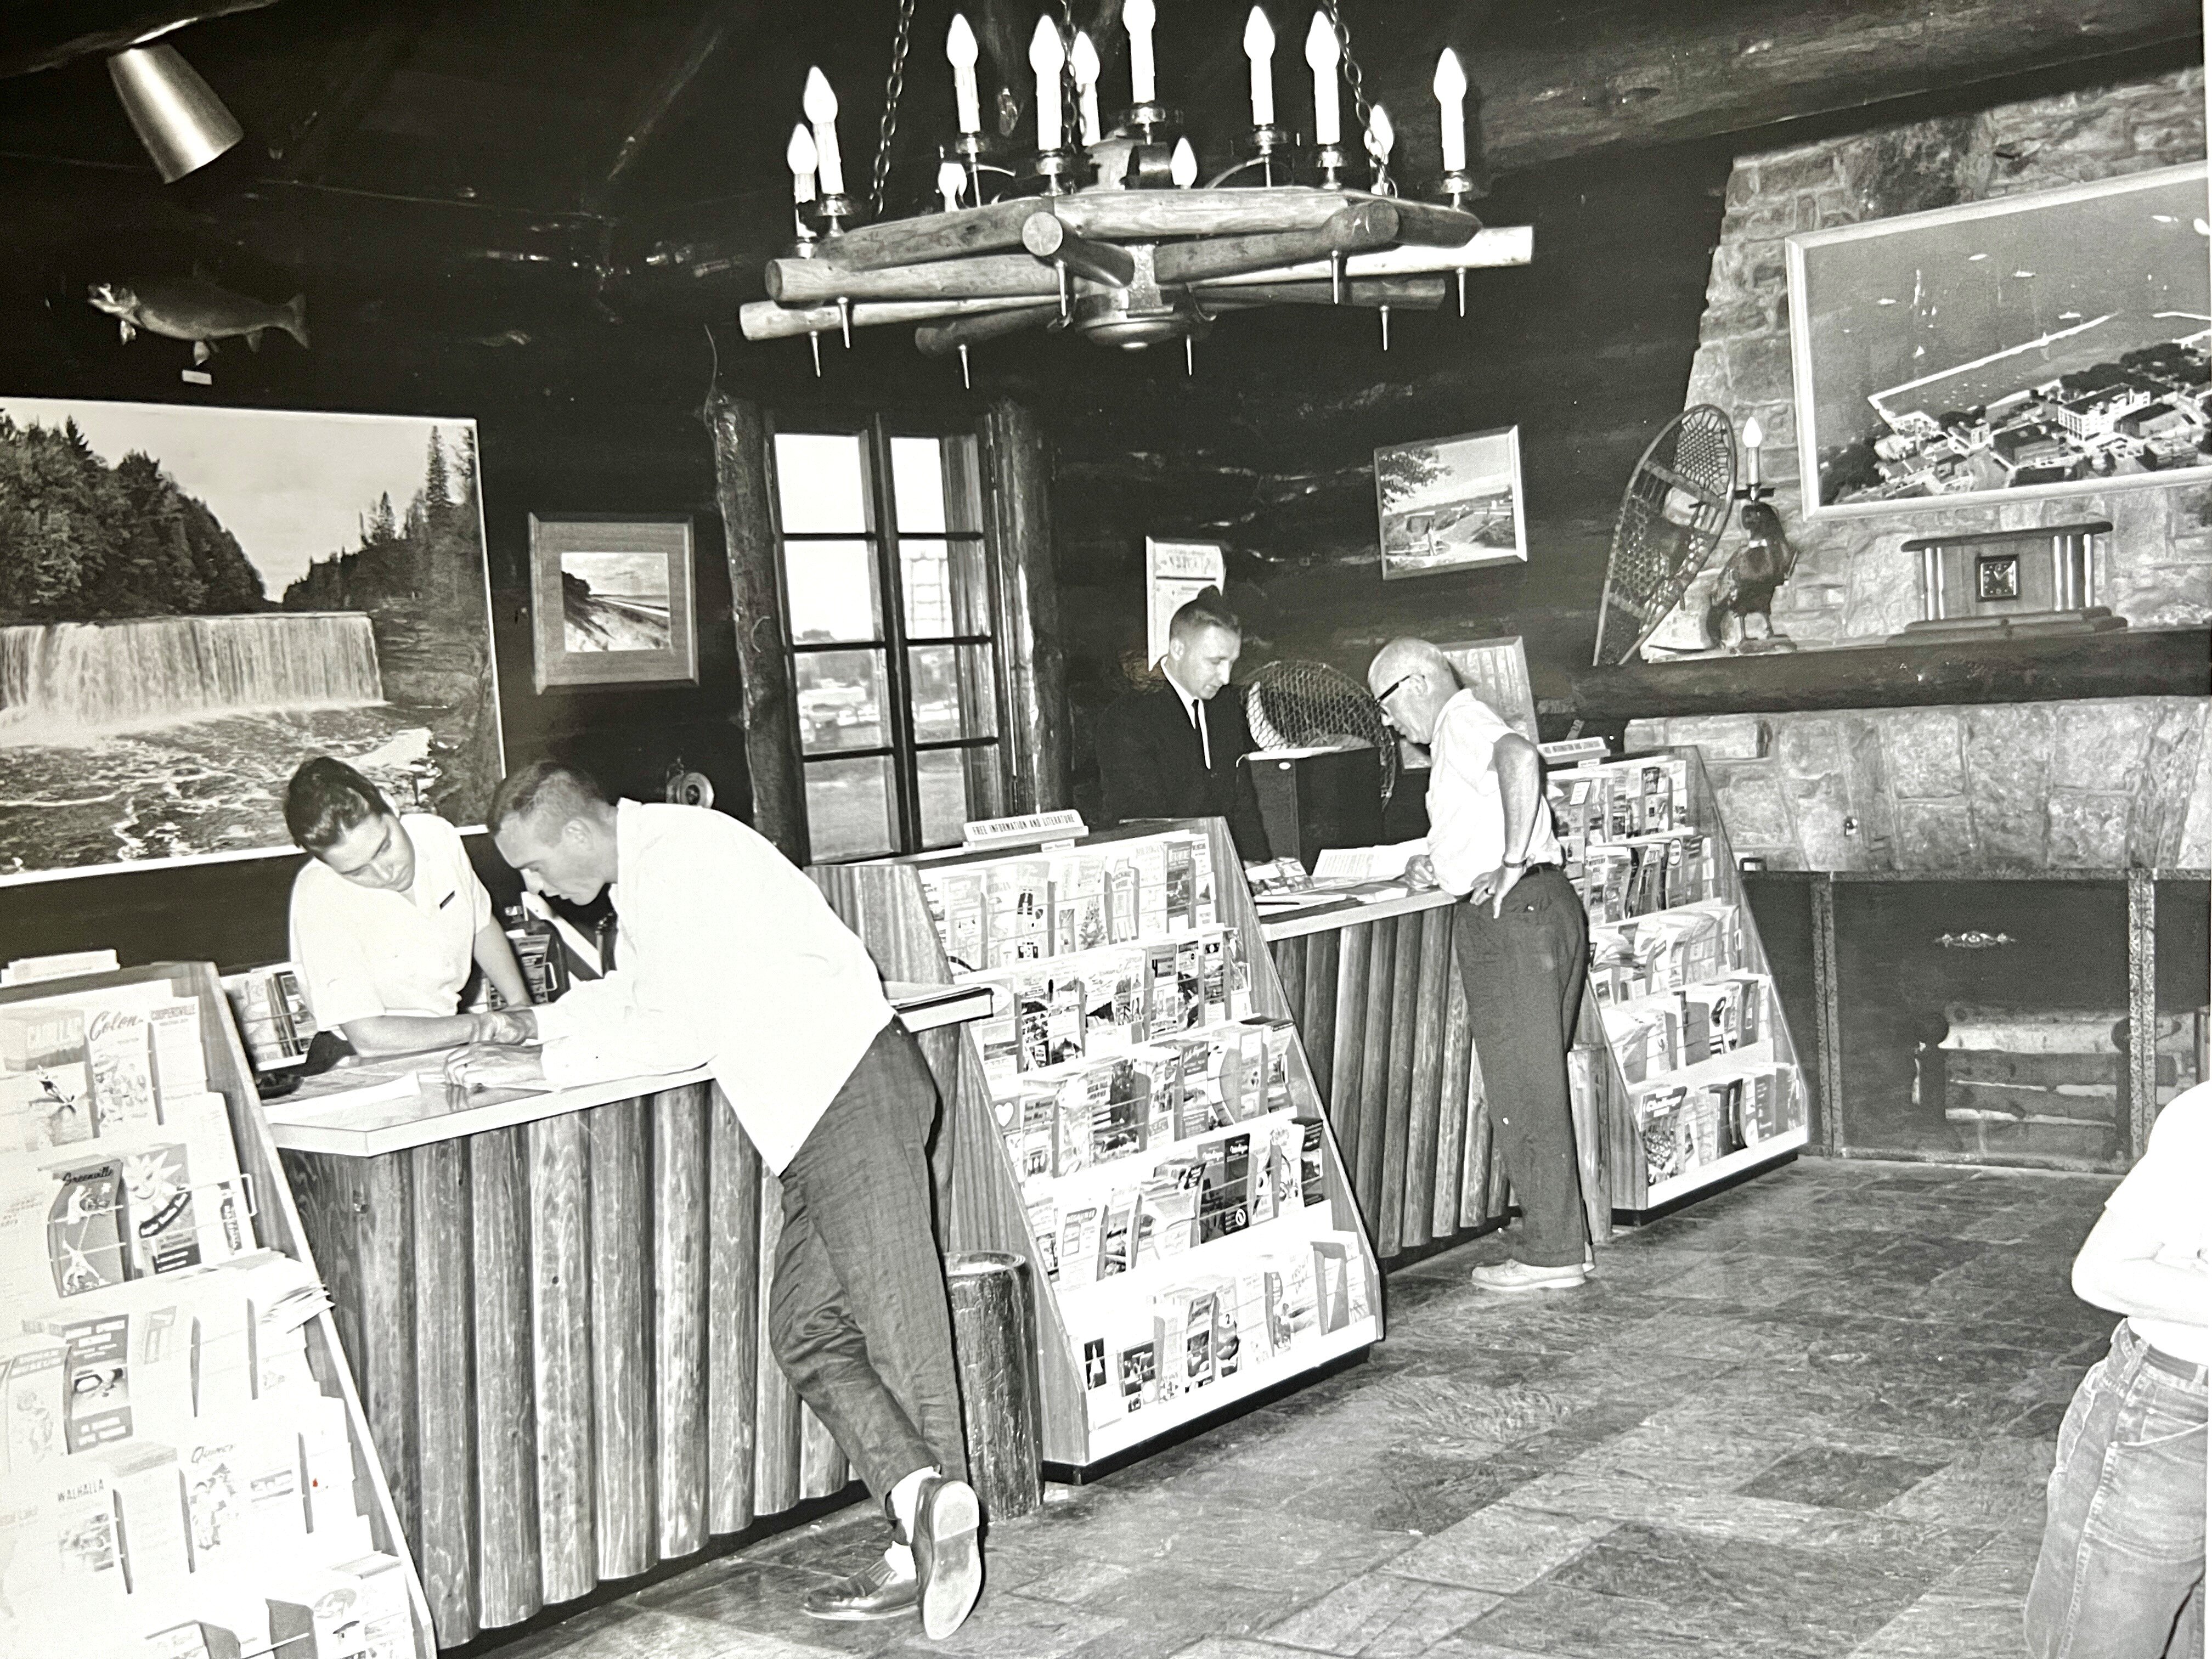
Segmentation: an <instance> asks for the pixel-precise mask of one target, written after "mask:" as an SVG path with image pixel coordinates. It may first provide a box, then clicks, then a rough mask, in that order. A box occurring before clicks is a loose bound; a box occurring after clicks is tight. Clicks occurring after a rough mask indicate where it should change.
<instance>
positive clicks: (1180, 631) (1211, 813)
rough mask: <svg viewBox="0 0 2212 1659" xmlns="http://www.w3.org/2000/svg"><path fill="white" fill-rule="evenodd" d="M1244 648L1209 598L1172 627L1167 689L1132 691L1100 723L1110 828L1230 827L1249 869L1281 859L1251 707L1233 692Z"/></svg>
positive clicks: (1231, 620)
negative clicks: (1264, 798) (1256, 759)
mask: <svg viewBox="0 0 2212 1659" xmlns="http://www.w3.org/2000/svg"><path fill="white" fill-rule="evenodd" d="M1242 647H1243V637H1242V634H1241V631H1240V630H1239V629H1238V627H1237V618H1236V617H1235V615H1234V614H1232V613H1231V611H1230V610H1229V608H1228V606H1226V605H1224V604H1223V603H1222V602H1221V595H1220V593H1219V592H1218V591H1217V590H1215V589H1213V588H1211V587H1209V588H1206V590H1205V591H1204V592H1200V594H1199V596H1198V597H1197V598H1196V599H1193V600H1191V601H1190V603H1189V604H1188V605H1184V606H1183V607H1182V610H1180V611H1176V613H1175V617H1174V619H1173V620H1172V621H1171V622H1170V623H1169V624H1168V652H1167V655H1166V656H1165V657H1164V659H1162V660H1161V664H1160V665H1161V667H1162V668H1164V670H1166V672H1167V679H1166V683H1165V684H1163V685H1159V686H1156V687H1147V688H1146V689H1144V690H1136V691H1131V692H1128V693H1127V694H1126V695H1125V696H1121V697H1120V698H1119V699H1117V700H1116V701H1115V702H1114V703H1113V704H1112V705H1111V706H1109V708H1107V710H1106V712H1105V713H1104V714H1101V715H1100V716H1099V717H1098V781H1099V784H1100V786H1101V790H1102V793H1103V796H1104V806H1105V815H1106V818H1107V821H1108V822H1109V823H1126V822H1127V821H1128V820H1129V819H1131V818H1201V817H1221V818H1226V819H1228V820H1229V833H1230V835H1231V837H1232V838H1233V839H1234V840H1235V841H1236V843H1237V856H1238V857H1239V858H1241V859H1243V860H1244V862H1245V863H1247V864H1252V863H1256V862H1259V861H1261V860H1266V859H1267V858H1270V857H1272V856H1273V854H1271V853H1270V852H1269V850H1268V847H1267V827H1266V826H1265V825H1264V824H1262V823H1261V821H1260V801H1259V798H1258V796H1257V795H1255V793H1253V789H1252V775H1251V774H1250V773H1249V771H1248V770H1246V769H1244V768H1243V767H1241V766H1239V765H1238V764H1237V761H1238V760H1239V759H1240V758H1242V757H1243V756H1244V755H1246V754H1248V753H1249V752H1250V750H1251V749H1252V747H1253V744H1252V728H1251V727H1250V726H1249V725H1247V724H1246V723H1245V719H1244V699H1243V696H1240V695H1239V694H1237V692H1235V691H1231V693H1230V694H1229V695H1228V696H1218V695H1217V693H1218V692H1219V691H1220V690H1222V688H1223V687H1224V686H1225V685H1227V684H1229V671H1230V670H1231V669H1232V668H1234V667H1235V666H1236V665H1237V652H1238V651H1239V650H1240V649H1241V648H1242Z"/></svg>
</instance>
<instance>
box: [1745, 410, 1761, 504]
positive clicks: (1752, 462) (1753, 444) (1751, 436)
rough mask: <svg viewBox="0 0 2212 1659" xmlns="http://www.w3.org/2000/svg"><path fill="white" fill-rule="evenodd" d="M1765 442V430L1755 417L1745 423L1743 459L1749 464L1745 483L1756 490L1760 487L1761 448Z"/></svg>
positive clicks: (1757, 417)
mask: <svg viewBox="0 0 2212 1659" xmlns="http://www.w3.org/2000/svg"><path fill="white" fill-rule="evenodd" d="M1765 441H1766V432H1765V428H1762V427H1761V426H1760V425H1759V416H1756V415H1754V416H1752V417H1751V418H1750V419H1749V420H1747V421H1746V422H1744V423H1743V459H1744V460H1745V461H1746V463H1747V471H1746V474H1745V477H1744V482H1745V483H1747V484H1749V485H1750V486H1751V487H1752V488H1753V489H1757V488H1758V487H1759V446H1760V445H1761V444H1763V443H1765Z"/></svg>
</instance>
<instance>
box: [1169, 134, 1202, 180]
mask: <svg viewBox="0 0 2212 1659" xmlns="http://www.w3.org/2000/svg"><path fill="white" fill-rule="evenodd" d="M1168 177H1169V178H1170V179H1174V180H1175V186H1176V189H1177V190H1188V189H1189V188H1190V187H1191V186H1192V185H1194V184H1196V183H1197V182H1198V152H1197V151H1196V150H1194V149H1192V148H1191V147H1190V140H1189V139H1188V138H1178V139H1176V147H1175V154H1174V155H1172V156H1170V158H1169V159H1168Z"/></svg>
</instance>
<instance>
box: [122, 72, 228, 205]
mask: <svg viewBox="0 0 2212 1659" xmlns="http://www.w3.org/2000/svg"><path fill="white" fill-rule="evenodd" d="M107 74H108V78H109V79H110V80H112V81H113V82H115V95H116V96H117V97H118V98H120V99H121V100H123V112H124V113H125V115H128V116H129V117H130V118H131V126H132V127H133V128H135V129H136V130H137V134H138V142H139V143H142V144H143V145H145V146H146V153H147V154H148V155H150V156H152V157H153V158H154V167H155V171H157V172H159V173H161V182H162V183H163V184H165V185H173V184H175V183H176V182H177V180H178V179H181V178H183V177H184V176H185V174H186V173H193V172H197V170H198V169H199V168H201V167H205V166H206V165H207V164H208V163H209V162H210V161H214V160H215V158H216V156H218V155H222V153H223V151H225V150H227V149H229V148H230V147H231V146H232V145H233V144H234V143H237V142H238V141H239V140H240V139H241V138H243V137H245V136H246V129H245V128H243V127H241V126H240V125H238V118H237V117H236V116H234V115H233V114H232V113H231V112H229V111H228V109H226V108H224V107H223V102H222V99H220V98H218V97H216V95H215V88H212V87H210V86H209V85H208V83H207V82H205V81H203V80H202V79H201V78H200V76H199V71H198V70H195V69H194V68H193V67H192V66H191V64H187V63H186V62H185V59H184V54H183V53H181V52H179V51H178V50H177V49H176V48H175V47H174V46H132V47H131V49H130V50H128V51H127V52H117V53H116V54H115V55H114V56H113V57H112V58H109V59H108V60H107Z"/></svg>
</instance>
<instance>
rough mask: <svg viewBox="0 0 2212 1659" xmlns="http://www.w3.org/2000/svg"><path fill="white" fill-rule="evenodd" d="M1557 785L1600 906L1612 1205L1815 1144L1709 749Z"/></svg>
mask: <svg viewBox="0 0 2212 1659" xmlns="http://www.w3.org/2000/svg"><path fill="white" fill-rule="evenodd" d="M1545 790H1546V793H1547V797H1548V798H1549V799H1550V802H1551V805H1552V810H1553V817H1554V820H1555V822H1556V823H1557V825H1558V827H1559V834H1560V844H1561V848H1562V850H1563V852H1564V854H1565V867H1566V872H1567V876H1568V878H1569V879H1570V880H1571V881H1573V882H1574V883H1575V884H1577V887H1578V888H1579V889H1580V890H1581V891H1582V894H1583V904H1584V907H1585V908H1586V909H1587V910H1588V911H1589V917H1590V991H1591V998H1592V1000H1593V1001H1594V1002H1595V1004H1596V1006H1597V1011H1598V1014H1599V1017H1600V1018H1601V1021H1602V1023H1603V1024H1604V1028H1605V1035H1606V1054H1605V1060H1606V1063H1605V1066H1604V1070H1605V1073H1606V1076H1605V1078H1604V1079H1603V1084H1604V1087H1605V1091H1606V1094H1607V1111H1606V1113H1605V1120H1606V1122H1607V1126H1608V1128H1607V1138H1608V1145H1607V1162H1608V1164H1609V1167H1610V1170H1611V1175H1612V1186H1613V1193H1612V1196H1613V1208H1614V1209H1615V1210H1616V1211H1619V1212H1627V1213H1629V1214H1631V1215H1643V1214H1645V1213H1648V1212H1651V1211H1655V1210H1657V1209H1660V1208H1662V1207H1664V1206H1668V1205H1671V1204H1674V1203H1676V1202H1678V1201H1680V1200H1683V1199H1686V1198H1689V1197H1691V1196H1692V1195H1694V1194H1698V1193H1700V1192H1703V1191H1705V1190H1707V1189H1709V1188H1711V1187H1713V1186H1715V1185H1717V1184H1718V1183H1719V1182H1724V1181H1727V1180H1729V1179H1730V1178H1732V1177H1734V1176H1738V1175H1741V1174H1742V1173H1744V1172H1746V1171H1747V1170H1755V1169H1758V1168H1759V1167H1761V1166H1764V1165H1765V1164H1771V1163H1774V1162H1777V1161H1778V1160H1779V1159H1781V1158H1786V1157H1787V1156H1789V1155H1790V1153H1792V1152H1796V1150H1797V1149H1798V1148H1799V1147H1801V1146H1804V1145H1805V1144H1806V1140H1807V1138H1808V1127H1807V1109H1806V1093H1805V1084H1804V1076H1803V1073H1802V1068H1801V1067H1800V1066H1799V1064H1798V1060H1797V1049H1796V1044H1795V1042H1793V1041H1792V1040H1791V1037H1790V1027H1789V1023H1788V1021H1787V1020H1786V1019H1785V1018H1784V1016H1783V1012H1782V1005H1781V1000H1780V999H1779V998H1778V997H1777V996H1776V994H1775V991H1774V979H1773V975H1772V973H1771V970H1770V969H1769V967H1768V963H1767V958H1766V951H1765V947H1764V946H1763V945H1761V944H1760V942H1759V928H1758V926H1757V924H1756V923H1755V922H1754V921H1753V920H1752V915H1751V911H1750V907H1749V906H1748V905H1747V903H1746V902H1745V901H1744V893H1743V878H1742V877H1741V874H1740V872H1738V870H1737V868H1736V862H1735V854H1734V852H1733V851H1732V850H1731V849H1730V848H1729V841H1728V833H1727V831H1726V829H1724V828H1723V825H1722V823H1721V814H1720V809H1719V804H1718V802H1717V799H1715V797H1714V794H1713V790H1712V786H1711V782H1710V781H1708V780H1707V778H1706V775H1705V763H1704V760H1703V757H1701V756H1700V755H1699V753H1698V751H1697V750H1695V749H1693V748H1674V749H1662V750H1653V751H1651V752H1650V753H1647V754H1644V755H1639V756H1636V757H1632V758H1629V759H1626V760H1620V761H1609V762H1605V763H1600V764H1595V765H1585V766H1578V767H1575V768H1571V769H1565V770H1562V771H1558V772H1554V773H1553V774H1552V775H1550V777H1549V778H1547V781H1546V784H1545Z"/></svg>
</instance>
